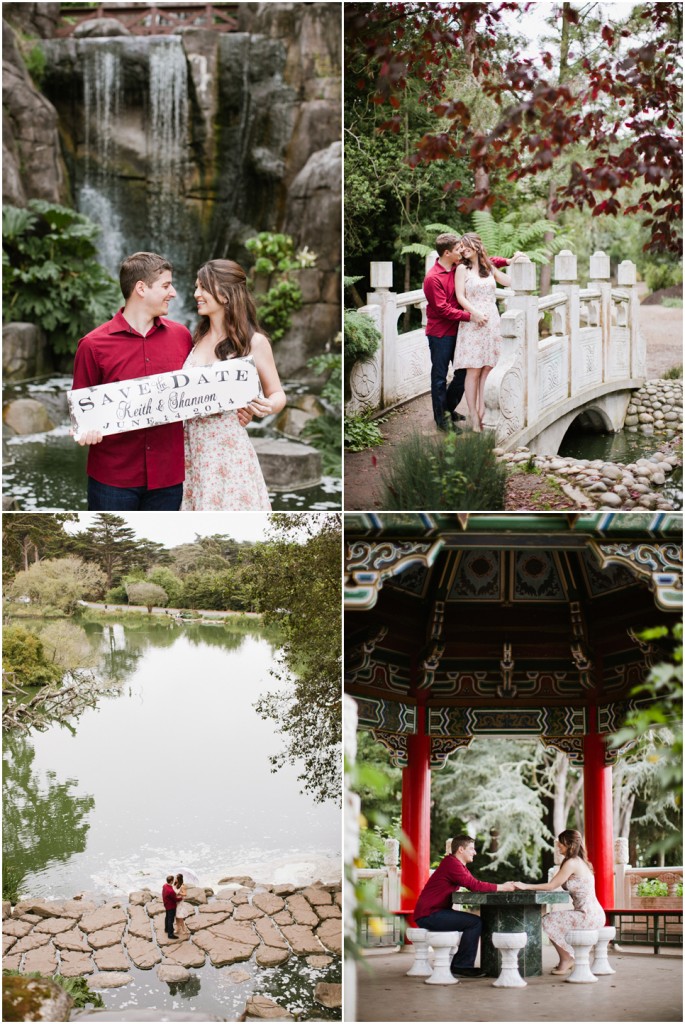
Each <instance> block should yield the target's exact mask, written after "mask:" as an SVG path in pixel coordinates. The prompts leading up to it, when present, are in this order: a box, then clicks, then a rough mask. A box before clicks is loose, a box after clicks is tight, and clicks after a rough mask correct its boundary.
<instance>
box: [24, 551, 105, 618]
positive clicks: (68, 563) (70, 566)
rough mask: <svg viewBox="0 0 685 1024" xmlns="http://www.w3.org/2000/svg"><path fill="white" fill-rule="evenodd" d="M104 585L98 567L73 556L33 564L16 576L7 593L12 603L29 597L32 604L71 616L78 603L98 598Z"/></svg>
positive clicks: (102, 573)
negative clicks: (57, 609)
mask: <svg viewBox="0 0 685 1024" xmlns="http://www.w3.org/2000/svg"><path fill="white" fill-rule="evenodd" d="M105 584H106V577H105V574H104V572H103V571H102V570H101V569H100V568H99V567H98V566H97V565H94V564H93V563H92V562H84V561H83V559H81V558H77V557H76V556H74V555H72V556H70V557H69V558H47V559H45V560H44V561H42V562H34V564H33V565H31V566H29V568H28V569H27V570H22V572H19V573H17V575H16V577H15V578H14V580H13V582H12V583H11V584H10V586H9V588H8V593H9V595H10V597H13V598H15V599H22V598H24V597H28V598H29V599H30V600H31V601H32V602H33V603H34V604H38V605H41V606H43V607H51V608H59V609H60V610H61V611H63V612H65V613H66V614H67V615H71V614H72V613H73V612H74V610H75V608H76V606H77V604H78V602H79V601H81V600H83V599H87V598H92V599H96V598H99V597H100V596H101V595H102V593H103V592H104V589H105Z"/></svg>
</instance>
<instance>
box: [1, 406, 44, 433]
mask: <svg viewBox="0 0 685 1024" xmlns="http://www.w3.org/2000/svg"><path fill="white" fill-rule="evenodd" d="M3 420H4V423H5V427H7V428H8V429H9V432H10V433H12V434H41V433H43V432H44V431H46V430H52V429H53V427H54V426H55V424H54V423H53V421H52V420H51V419H50V417H49V415H48V411H47V409H46V408H45V406H44V405H42V404H41V403H40V402H37V401H36V400H35V399H34V398H16V399H15V400H14V401H13V402H10V403H9V404H8V405H7V406H6V407H5V408H4V410H3Z"/></svg>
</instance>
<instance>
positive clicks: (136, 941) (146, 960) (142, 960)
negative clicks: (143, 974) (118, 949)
mask: <svg viewBox="0 0 685 1024" xmlns="http://www.w3.org/2000/svg"><path fill="white" fill-rule="evenodd" d="M124 941H125V943H126V949H127V951H128V955H129V956H130V958H131V960H132V961H133V963H134V964H135V965H136V967H139V968H140V969H141V970H142V971H149V970H150V968H151V967H154V966H155V964H158V963H159V962H160V960H161V959H162V954H161V953H160V951H159V949H158V948H157V946H156V944H155V943H154V942H152V941H150V940H149V939H141V938H140V937H139V936H137V935H131V934H130V933H129V935H127V936H126V939H125V940H124Z"/></svg>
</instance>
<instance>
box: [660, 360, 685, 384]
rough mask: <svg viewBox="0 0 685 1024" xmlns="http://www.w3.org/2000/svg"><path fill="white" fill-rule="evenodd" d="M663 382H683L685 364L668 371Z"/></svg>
mask: <svg viewBox="0 0 685 1024" xmlns="http://www.w3.org/2000/svg"><path fill="white" fill-rule="evenodd" d="M662 379H663V380H682V379H683V364H682V363H680V365H679V366H672V367H671V369H670V370H666V373H665V374H664V375H663V377H662Z"/></svg>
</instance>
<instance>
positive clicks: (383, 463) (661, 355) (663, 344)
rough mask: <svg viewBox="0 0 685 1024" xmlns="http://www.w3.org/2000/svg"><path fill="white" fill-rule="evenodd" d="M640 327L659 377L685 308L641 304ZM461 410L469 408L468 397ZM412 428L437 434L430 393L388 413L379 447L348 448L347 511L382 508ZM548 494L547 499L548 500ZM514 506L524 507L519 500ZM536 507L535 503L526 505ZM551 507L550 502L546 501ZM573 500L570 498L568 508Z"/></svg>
mask: <svg viewBox="0 0 685 1024" xmlns="http://www.w3.org/2000/svg"><path fill="white" fill-rule="evenodd" d="M640 329H641V330H642V333H643V334H644V336H645V341H646V343H647V376H648V377H660V376H661V375H662V374H663V373H665V372H666V371H667V370H670V369H671V368H672V367H674V366H679V365H682V362H683V311H682V309H667V308H666V307H664V306H640ZM459 411H460V412H463V413H465V412H466V401H465V400H464V401H462V404H461V405H460V407H459ZM412 430H419V431H421V433H425V434H430V435H434V434H435V433H436V431H435V426H434V424H433V412H432V408H431V401H430V395H421V396H420V397H419V398H415V399H414V400H413V401H411V402H407V403H406V404H405V405H403V406H401V407H400V408H399V409H396V410H395V411H394V412H392V413H390V414H389V415H388V419H387V421H386V422H385V423H383V424H382V425H381V432H382V434H383V436H384V438H385V441H384V443H383V444H382V445H379V446H378V447H377V448H367V449H366V451H363V452H345V500H344V508H345V510H346V511H348V512H354V511H362V510H367V509H368V510H369V511H380V510H381V509H382V508H383V505H382V501H381V494H382V490H383V487H382V476H383V473H384V472H385V471H386V470H387V468H388V467H389V465H390V463H391V462H392V456H393V451H394V449H395V448H396V447H397V445H398V444H399V442H400V441H401V440H402V439H403V438H404V437H406V436H407V434H409V433H410V432H411V431H412ZM549 497H551V496H547V499H546V500H549ZM511 507H512V508H521V507H522V506H521V505H519V504H518V503H517V504H515V505H513V506H511ZM525 507H526V508H530V509H531V511H532V510H533V506H532V505H527V504H526V506H525ZM545 507H546V508H547V507H549V505H545ZM570 507H571V503H570V502H569V508H570Z"/></svg>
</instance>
